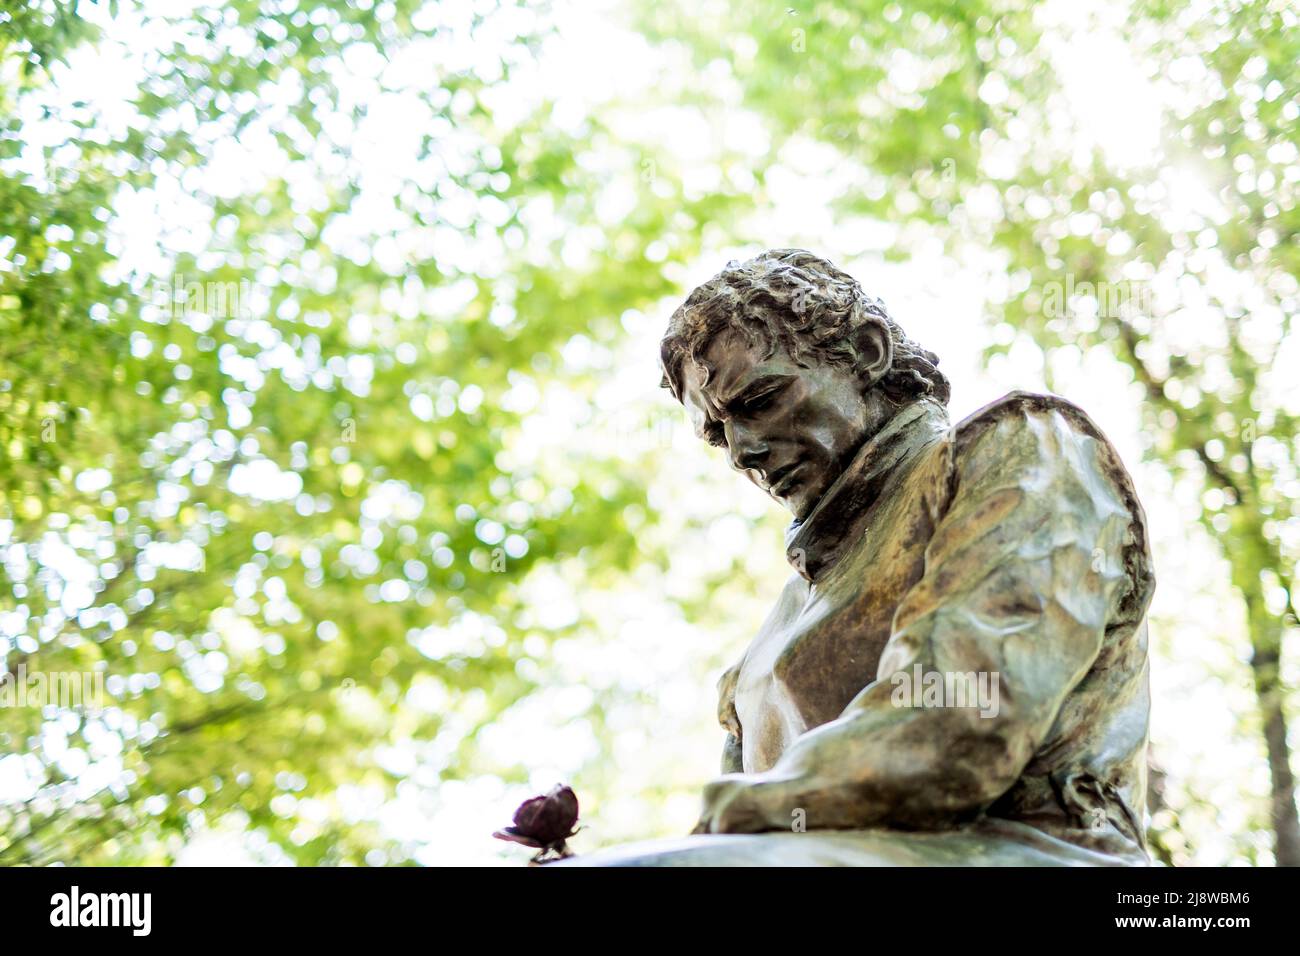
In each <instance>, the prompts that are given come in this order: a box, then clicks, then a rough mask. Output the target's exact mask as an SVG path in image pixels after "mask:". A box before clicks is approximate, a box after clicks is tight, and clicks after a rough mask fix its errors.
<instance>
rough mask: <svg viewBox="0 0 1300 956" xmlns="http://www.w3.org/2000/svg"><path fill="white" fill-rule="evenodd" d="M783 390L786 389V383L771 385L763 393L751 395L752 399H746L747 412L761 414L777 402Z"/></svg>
mask: <svg viewBox="0 0 1300 956" xmlns="http://www.w3.org/2000/svg"><path fill="white" fill-rule="evenodd" d="M783 388H785V383H784V382H782V383H779V384H775V385H770V386H768V387H767V388H764V389H762V390H761V391H759V392H757V393H755V394H754V395H751V396H750V397H748V398H746V399H745V406H744V408H745V411H747V412H759V411H762V410H763V409H765V408H767V407H768V406H769V405H771V404H772V402H773V401H775V400H776V397H777V395H779V394H780V393H781V390H782V389H783Z"/></svg>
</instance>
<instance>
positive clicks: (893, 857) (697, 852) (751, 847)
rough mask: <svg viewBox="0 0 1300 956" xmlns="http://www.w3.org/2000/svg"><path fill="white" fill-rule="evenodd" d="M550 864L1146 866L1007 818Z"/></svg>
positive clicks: (1126, 853)
mask: <svg viewBox="0 0 1300 956" xmlns="http://www.w3.org/2000/svg"><path fill="white" fill-rule="evenodd" d="M548 865H550V866H620V867H621V866H1148V865H1149V861H1148V859H1147V857H1146V856H1145V855H1143V854H1141V853H1140V852H1137V851H1135V850H1128V849H1125V848H1122V847H1107V848H1106V849H1105V850H1103V849H1089V848H1087V847H1083V846H1079V845H1078V844H1077V843H1072V842H1066V841H1065V840H1058V839H1056V838H1055V837H1052V836H1050V835H1048V834H1046V833H1044V832H1042V831H1041V830H1038V829H1036V828H1034V827H1031V826H1028V825H1026V824H1023V823H1017V822H1015V821H1013V820H997V819H992V818H985V819H983V820H980V821H978V822H976V823H973V824H971V825H970V826H967V827H962V828H958V829H955V830H944V831H942V832H936V833H927V832H904V831H900V830H887V829H872V830H811V831H808V832H806V833H753V834H748V833H747V834H716V835H707V836H689V837H682V838H678V839H667V840H649V841H646V842H644V843H630V844H626V845H624V846H620V847H612V848H610V849H607V850H600V851H598V852H596V853H592V854H588V855H585V856H577V857H571V858H569V859H567V860H561V861H558V862H556V863H553V864H548Z"/></svg>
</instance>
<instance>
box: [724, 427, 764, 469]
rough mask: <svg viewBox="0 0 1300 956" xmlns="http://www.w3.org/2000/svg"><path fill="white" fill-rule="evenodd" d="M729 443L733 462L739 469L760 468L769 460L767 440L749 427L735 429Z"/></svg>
mask: <svg viewBox="0 0 1300 956" xmlns="http://www.w3.org/2000/svg"><path fill="white" fill-rule="evenodd" d="M728 444H729V446H730V450H731V464H732V466H733V467H735V468H736V469H737V470H739V471H750V470H752V469H755V468H759V467H761V466H762V464H763V463H764V462H765V461H766V460H767V452H768V447H767V442H765V441H764V440H763V439H762V438H761V437H760V436H759V435H756V434H754V432H752V431H750V430H749V429H733V431H732V434H731V435H730V441H729V443H728Z"/></svg>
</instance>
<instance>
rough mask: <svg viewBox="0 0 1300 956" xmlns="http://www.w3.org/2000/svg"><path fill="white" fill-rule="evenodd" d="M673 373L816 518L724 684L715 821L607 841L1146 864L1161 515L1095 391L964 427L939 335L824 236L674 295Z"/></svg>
mask: <svg viewBox="0 0 1300 956" xmlns="http://www.w3.org/2000/svg"><path fill="white" fill-rule="evenodd" d="M662 360H663V367H664V380H665V384H666V385H667V386H668V387H669V388H671V389H672V392H673V394H674V395H675V396H676V397H677V398H678V399H679V400H680V401H681V402H682V404H683V405H684V406H685V407H686V409H687V412H688V413H689V415H690V417H691V419H692V421H693V423H694V425H695V428H696V430H697V432H698V434H699V435H700V436H701V437H702V438H704V439H705V440H706V441H708V442H710V443H711V444H714V445H716V446H718V447H720V448H723V449H725V451H726V454H727V456H728V457H729V459H730V461H731V464H732V466H733V467H735V468H737V469H739V470H741V471H743V472H744V473H745V474H746V476H747V477H749V479H750V480H751V481H753V482H754V484H756V485H757V486H758V487H759V488H761V489H763V490H764V491H765V492H767V493H768V494H769V495H771V496H772V497H773V498H775V499H776V500H777V501H779V502H780V503H781V504H783V505H785V506H786V507H787V508H788V509H789V510H790V512H791V513H792V514H793V516H794V523H793V524H792V525H791V526H790V530H789V533H788V536H787V553H788V556H789V558H790V561H791V564H792V565H793V566H794V569H795V573H794V574H793V575H792V576H791V578H790V580H789V582H788V583H787V584H786V586H785V589H784V590H783V592H782V594H781V596H780V598H779V599H778V601H777V604H776V607H775V608H774V609H773V611H772V613H771V615H770V616H769V617H768V619H767V621H766V622H765V623H764V624H763V626H762V627H761V628H760V630H759V632H758V634H757V636H756V637H755V638H754V640H753V642H752V643H751V645H750V646H749V649H748V650H747V651H746V652H745V654H744V656H743V657H742V659H741V660H740V661H739V662H738V663H737V664H736V665H735V666H734V667H732V668H730V669H729V670H728V671H727V672H726V674H724V675H723V678H722V680H721V682H720V687H719V689H720V696H721V700H720V719H721V723H722V725H723V728H724V729H725V730H726V743H725V745H724V748H723V761H722V763H723V766H722V769H723V771H724V775H723V776H722V777H720V778H719V779H718V780H716V781H715V782H713V783H712V784H710V785H709V786H708V787H707V788H706V790H705V793H704V809H703V814H702V816H701V818H700V822H699V825H698V826H697V827H696V831H695V833H696V835H693V836H690V837H686V838H684V839H679V840H668V841H655V842H651V843H645V844H636V845H632V846H626V847H621V848H616V849H613V850H606V851H602V852H600V853H596V854H592V855H590V856H588V857H584V858H582V860H581V861H573V862H575V863H576V862H582V863H586V864H605V865H719V864H724V865H725V864H751V865H752V864H836V865H927V864H940V865H954V864H970V865H1039V864H1042V865H1053V864H1082V865H1107V864H1110V865H1142V864H1145V863H1146V862H1147V861H1148V857H1147V854H1146V835H1145V826H1144V816H1143V814H1144V804H1145V790H1146V745H1147V731H1148V716H1149V708H1150V697H1149V689H1148V671H1147V637H1146V625H1145V621H1144V617H1145V613H1146V610H1147V607H1148V605H1149V604H1150V601H1151V594H1152V590H1153V588H1154V577H1153V575H1152V570H1151V556H1150V552H1149V549H1148V544H1147V534H1146V527H1145V518H1144V516H1143V512H1142V508H1141V505H1140V504H1139V503H1138V500H1137V497H1136V494H1135V493H1134V489H1133V484H1132V481H1131V479H1130V478H1129V476H1128V474H1127V472H1126V471H1125V470H1124V467H1123V465H1122V464H1121V463H1120V460H1119V456H1118V455H1117V454H1116V452H1115V450H1114V448H1113V447H1112V446H1111V444H1110V443H1109V442H1108V441H1107V440H1106V438H1105V437H1104V436H1103V435H1102V433H1101V432H1100V431H1099V430H1098V428H1097V426H1096V425H1094V424H1093V422H1092V421H1091V420H1090V419H1089V418H1088V416H1087V415H1086V414H1084V413H1083V412H1082V411H1081V410H1080V409H1079V408H1077V407H1076V406H1074V405H1072V404H1071V403H1069V402H1068V401H1066V400H1064V399H1062V398H1059V397H1056V396H1051V395H1038V394H1031V393H1027V392H1014V393H1012V394H1010V395H1007V396H1005V397H1004V398H1002V399H999V400H998V401H996V402H994V403H992V404H990V405H988V406H986V407H985V408H983V409H981V410H980V411H978V412H976V413H975V414H973V415H971V416H970V417H969V418H966V419H965V420H963V421H961V422H959V423H958V424H956V425H951V424H950V423H949V421H948V416H947V412H946V410H945V405H946V403H947V401H948V394H949V388H948V382H947V380H946V379H945V377H944V376H943V375H942V373H940V372H939V370H938V368H937V363H938V359H937V358H936V356H935V355H934V354H933V353H931V352H929V351H927V350H926V349H924V348H921V347H920V346H918V345H917V344H916V343H914V342H912V341H911V340H909V339H908V338H907V336H906V335H905V334H904V333H903V331H902V329H901V328H900V327H899V326H898V325H897V323H895V322H894V320H893V319H892V318H891V317H890V315H889V314H888V312H887V311H886V310H885V307H884V305H883V303H881V302H880V301H879V300H877V299H874V298H872V297H870V296H868V295H867V294H866V293H865V292H864V291H863V290H862V288H861V286H859V284H858V283H857V282H856V281H855V280H854V279H852V278H851V277H850V276H848V275H846V274H845V273H843V272H841V271H840V270H839V269H837V268H835V267H834V266H833V265H831V264H830V263H829V262H826V261H825V260H823V259H820V258H818V257H817V256H814V255H813V254H811V253H809V252H806V251H803V250H798V249H778V250H772V251H769V252H766V253H763V254H762V255H760V256H758V257H757V258H755V259H752V260H750V261H748V262H744V263H732V264H729V265H728V267H727V268H726V269H725V270H724V271H723V272H722V273H721V274H719V275H718V276H716V277H715V278H714V279H712V280H710V281H709V282H707V283H705V284H704V285H702V286H700V287H699V288H698V289H696V290H695V291H694V292H692V293H691V295H690V297H689V298H687V300H686V302H685V303H684V304H683V305H682V306H681V308H679V309H678V310H677V312H676V313H675V314H674V315H673V317H672V320H671V323H670V326H669V329H668V332H667V335H666V336H665V338H664V340H663V345H662Z"/></svg>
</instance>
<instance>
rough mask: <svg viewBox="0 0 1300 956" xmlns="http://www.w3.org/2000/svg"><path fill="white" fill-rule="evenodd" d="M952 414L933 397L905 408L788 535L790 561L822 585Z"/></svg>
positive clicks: (860, 450)
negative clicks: (895, 480) (890, 486)
mask: <svg viewBox="0 0 1300 956" xmlns="http://www.w3.org/2000/svg"><path fill="white" fill-rule="evenodd" d="M948 427H949V426H948V412H947V410H946V409H945V408H944V407H943V406H942V405H940V404H939V403H938V402H935V401H933V400H931V399H928V398H922V399H917V400H916V401H914V402H912V403H910V404H908V405H905V406H903V407H902V408H900V409H899V410H898V411H897V412H895V413H894V416H893V417H892V418H891V419H890V420H889V421H888V422H886V423H885V425H884V427H883V428H881V429H880V431H878V432H877V433H876V434H875V435H874V436H872V437H871V438H870V439H868V440H867V441H866V442H864V443H863V445H862V447H861V448H859V449H858V451H857V453H856V454H855V455H854V456H853V460H852V461H851V462H849V465H848V467H847V468H845V469H844V471H843V472H842V473H841V474H840V476H839V477H838V478H836V479H835V481H834V482H833V483H832V484H831V486H830V487H829V488H827V489H826V491H825V493H824V494H823V495H822V496H821V498H820V499H818V501H817V504H816V505H814V506H813V510H812V511H811V512H809V513H808V516H807V517H806V518H804V519H803V520H802V521H795V522H794V523H793V524H791V525H790V527H789V529H787V531H786V535H785V542H786V548H785V552H786V557H787V558H788V559H789V561H790V563H791V564H792V565H794V568H795V570H797V571H798V572H799V573H800V574H801V575H803V576H804V577H805V578H807V579H808V580H809V581H816V580H817V578H818V577H819V576H820V575H821V574H822V572H824V571H825V570H826V569H827V568H829V567H830V566H831V565H833V564H834V563H835V562H836V561H838V560H839V558H840V557H841V556H842V555H843V553H844V552H845V551H846V550H847V545H848V544H849V543H850V542H851V540H852V539H853V537H854V533H855V532H856V531H857V530H858V524H859V519H860V518H861V517H862V516H864V515H865V514H866V512H867V511H868V510H869V509H870V508H871V506H872V505H873V504H874V503H875V501H876V499H877V498H878V497H879V496H880V492H881V490H882V489H883V488H884V486H885V483H886V482H887V481H888V480H889V478H890V476H891V475H892V474H893V473H894V472H895V471H896V470H897V469H898V468H899V467H901V466H903V465H905V464H906V463H907V462H909V461H910V460H911V459H912V458H913V457H915V456H916V454H917V453H918V452H920V451H921V450H922V449H924V448H926V447H928V446H929V445H930V444H931V443H932V442H933V441H934V440H935V439H937V438H938V437H939V436H940V435H942V434H943V433H944V432H946V431H947V430H948Z"/></svg>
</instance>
